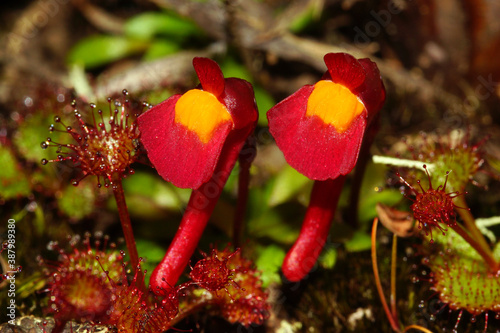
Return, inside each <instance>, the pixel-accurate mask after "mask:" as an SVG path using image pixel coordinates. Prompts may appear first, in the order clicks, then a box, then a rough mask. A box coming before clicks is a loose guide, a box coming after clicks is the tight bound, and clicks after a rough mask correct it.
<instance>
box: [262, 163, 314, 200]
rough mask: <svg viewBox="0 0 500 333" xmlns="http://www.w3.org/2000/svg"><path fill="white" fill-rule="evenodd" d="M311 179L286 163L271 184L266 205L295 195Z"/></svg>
mask: <svg viewBox="0 0 500 333" xmlns="http://www.w3.org/2000/svg"><path fill="white" fill-rule="evenodd" d="M308 183H311V181H310V180H309V179H308V178H307V177H306V176H304V175H302V174H301V173H299V172H298V171H297V170H295V169H294V168H292V167H291V166H289V165H288V164H287V165H286V166H285V167H284V168H283V170H281V172H280V173H279V174H278V175H277V176H276V178H275V180H274V183H273V185H272V190H271V194H270V196H269V202H268V205H269V206H270V207H273V206H277V205H279V204H281V203H284V202H286V201H288V200H290V199H291V198H293V197H294V196H296V195H297V194H298V193H299V192H300V191H301V190H302V189H303V188H304V187H305V186H306V185H307V184H308Z"/></svg>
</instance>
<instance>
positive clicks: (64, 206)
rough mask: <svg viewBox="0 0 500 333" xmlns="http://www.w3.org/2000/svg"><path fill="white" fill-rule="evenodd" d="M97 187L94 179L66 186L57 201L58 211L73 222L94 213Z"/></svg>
mask: <svg viewBox="0 0 500 333" xmlns="http://www.w3.org/2000/svg"><path fill="white" fill-rule="evenodd" d="M96 190H97V186H96V183H95V182H94V179H88V180H86V181H83V182H80V184H78V186H73V185H68V186H66V188H65V189H64V190H63V192H62V193H61V195H60V197H59V198H58V199H57V203H58V205H59V209H60V210H61V211H62V212H63V213H64V214H65V215H66V216H68V217H70V218H71V219H74V220H81V219H82V218H84V217H86V216H88V215H89V214H90V213H92V212H93V211H94V207H95V205H94V203H95V199H96Z"/></svg>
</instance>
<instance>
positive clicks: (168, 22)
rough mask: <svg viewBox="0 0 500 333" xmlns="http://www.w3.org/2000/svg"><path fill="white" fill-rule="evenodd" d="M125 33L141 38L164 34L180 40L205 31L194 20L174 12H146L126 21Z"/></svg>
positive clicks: (147, 38) (177, 40)
mask: <svg viewBox="0 0 500 333" xmlns="http://www.w3.org/2000/svg"><path fill="white" fill-rule="evenodd" d="M125 34H126V35H127V36H129V37H132V38H136V39H140V40H149V39H153V38H154V37H158V36H162V37H168V38H169V39H170V40H174V41H176V42H179V41H182V40H184V39H186V38H188V37H190V36H193V35H198V36H199V35H202V34H203V32H202V31H201V30H200V28H198V26H197V25H196V24H194V23H193V22H192V21H190V20H188V19H185V18H183V17H180V16H178V15H176V14H174V13H172V12H146V13H142V14H139V15H136V16H134V17H132V18H131V19H129V20H128V21H127V22H126V23H125Z"/></svg>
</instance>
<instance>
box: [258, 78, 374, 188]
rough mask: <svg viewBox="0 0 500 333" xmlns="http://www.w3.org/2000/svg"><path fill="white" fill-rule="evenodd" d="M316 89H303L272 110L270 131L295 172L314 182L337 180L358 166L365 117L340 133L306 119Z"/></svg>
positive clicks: (314, 118)
mask: <svg viewBox="0 0 500 333" xmlns="http://www.w3.org/2000/svg"><path fill="white" fill-rule="evenodd" d="M313 89H314V86H311V85H307V86H304V87H302V88H301V89H299V90H298V91H297V92H295V93H294V94H293V95H291V96H289V97H288V98H286V99H285V100H283V101H281V102H280V103H278V104H277V105H276V106H274V107H273V108H272V109H271V110H269V112H268V114H267V116H268V120H269V130H270V132H271V134H272V135H273V137H274V138H275V140H276V144H277V145H278V147H279V148H280V149H281V151H282V152H283V154H284V155H285V159H286V160H287V162H288V163H289V164H290V165H291V166H292V167H293V168H295V169H296V170H297V171H299V172H300V173H302V174H304V175H305V176H307V177H309V178H311V179H315V180H326V179H334V178H337V177H338V176H339V175H346V174H348V173H349V172H350V171H351V170H352V169H353V168H354V166H355V164H356V161H357V158H358V154H359V149H360V147H361V141H362V139H363V133H364V130H365V127H366V113H363V114H361V115H359V116H358V117H356V119H354V121H353V122H352V124H351V125H350V127H349V128H348V129H347V130H346V131H345V132H343V133H339V132H337V131H336V130H335V128H334V127H333V126H331V125H327V124H325V123H324V122H323V121H322V120H321V119H320V118H319V117H317V116H313V117H306V116H305V114H306V108H307V100H308V98H309V96H310V95H311V93H312V91H313Z"/></svg>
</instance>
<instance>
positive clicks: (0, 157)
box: [0, 145, 31, 200]
mask: <svg viewBox="0 0 500 333" xmlns="http://www.w3.org/2000/svg"><path fill="white" fill-rule="evenodd" d="M0 165H1V166H2V172H0V197H1V198H3V199H6V200H8V199H13V198H16V197H25V196H28V195H29V194H30V193H31V187H30V182H29V180H28V177H27V176H26V174H25V173H24V171H23V170H22V169H21V168H20V167H19V164H18V161H17V160H16V157H15V156H14V154H12V152H11V151H10V149H9V148H7V147H6V146H4V145H0Z"/></svg>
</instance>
